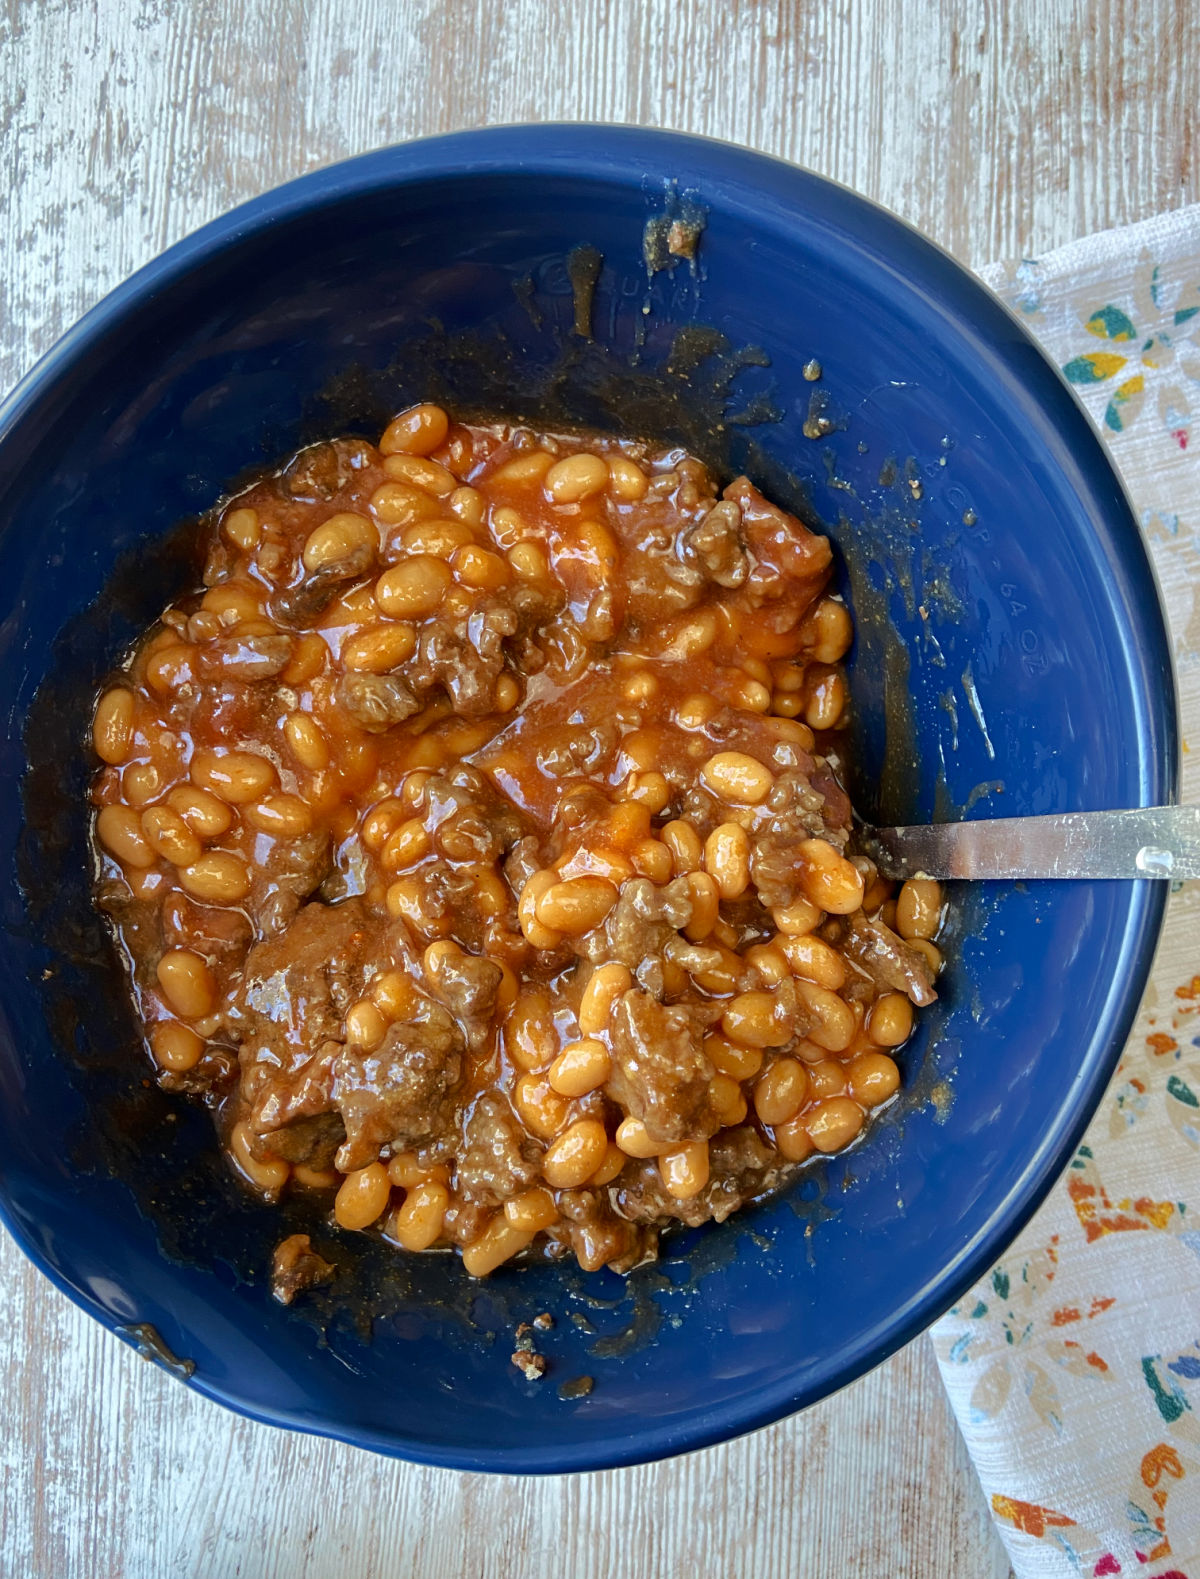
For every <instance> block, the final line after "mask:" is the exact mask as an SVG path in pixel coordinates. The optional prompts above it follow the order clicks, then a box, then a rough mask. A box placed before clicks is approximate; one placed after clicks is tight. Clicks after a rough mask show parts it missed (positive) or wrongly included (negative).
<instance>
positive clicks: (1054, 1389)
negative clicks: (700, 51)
mask: <svg viewBox="0 0 1200 1579" xmlns="http://www.w3.org/2000/svg"><path fill="white" fill-rule="evenodd" d="M983 278H984V280H985V281H986V282H987V284H988V285H990V286H991V287H992V288H993V289H994V290H995V291H997V292H998V293H999V294H1000V296H1001V297H1002V298H1003V299H1004V301H1005V302H1007V303H1008V305H1009V306H1010V307H1011V308H1012V309H1013V310H1014V311H1015V312H1016V313H1017V315H1018V316H1019V317H1020V319H1021V321H1022V322H1023V323H1024V324H1025V325H1026V326H1027V327H1028V329H1029V330H1030V332H1031V333H1032V334H1033V335H1035V336H1036V337H1037V339H1038V340H1039V341H1040V343H1041V345H1042V347H1043V349H1044V350H1045V351H1046V353H1047V354H1048V355H1049V356H1050V357H1051V358H1052V359H1053V361H1054V362H1056V363H1057V364H1058V366H1059V367H1060V368H1062V370H1063V372H1064V373H1065V375H1066V377H1067V378H1068V379H1069V380H1070V382H1071V383H1072V384H1073V385H1074V386H1075V389H1076V390H1077V392H1078V393H1079V395H1080V396H1081V397H1082V399H1083V401H1084V404H1085V405H1086V406H1087V408H1088V411H1089V412H1090V413H1091V415H1092V418H1093V420H1094V421H1095V423H1096V426H1097V428H1098V429H1099V431H1100V432H1101V434H1102V435H1103V437H1104V439H1105V441H1106V443H1107V445H1108V448H1109V452H1110V454H1111V455H1112V458H1113V460H1114V461H1115V462H1116V465H1117V467H1118V469H1119V470H1120V472H1121V475H1122V476H1123V477H1124V479H1125V483H1126V485H1127V487H1128V489H1129V492H1130V495H1131V497H1132V499H1133V503H1134V507H1135V510H1136V513H1137V517H1138V520H1139V522H1140V524H1141V528H1142V532H1143V533H1144V535H1145V540H1146V544H1147V547H1148V548H1149V550H1150V553H1151V555H1152V556H1153V559H1154V563H1155V566H1156V568H1157V571H1158V576H1159V581H1160V583H1161V585H1162V589H1163V594H1164V598H1165V601H1166V607H1167V617H1168V621H1169V624H1170V629H1171V636H1172V641H1173V644H1174V650H1175V662H1176V665H1177V672H1178V677H1179V688H1180V698H1181V705H1182V725H1183V738H1184V758H1183V761H1184V775H1183V797H1182V798H1183V799H1184V800H1187V801H1192V802H1200V206H1194V207H1191V208H1185V209H1181V210H1179V211H1177V212H1175V213H1172V214H1164V215H1161V216H1160V217H1159V218H1157V219H1153V220H1150V221H1147V222H1146V223H1144V224H1140V225H1133V226H1130V227H1129V228H1127V229H1123V230H1114V231H1106V232H1103V233H1102V234H1100V235H1096V236H1089V237H1086V238H1085V239H1083V240H1081V241H1076V242H1073V243H1072V244H1071V245H1070V246H1067V247H1063V248H1062V249H1061V250H1059V251H1057V252H1052V253H1049V254H1048V255H1047V256H1045V257H1043V258H1039V259H1033V260H1022V261H1021V262H1017V263H1004V264H996V265H993V266H992V267H990V268H988V269H985V270H984V271H983ZM932 1336H933V1342H934V1346H935V1348H936V1351H937V1357H938V1363H939V1365H940V1367H941V1372H942V1376H943V1379H944V1381H945V1384H946V1389H947V1391H948V1393H949V1395H950V1400H951V1403H952V1404H953V1406H954V1410H955V1413H956V1414H957V1416H958V1421H959V1425H960V1427H961V1428H962V1433H963V1436H964V1437H965V1438H966V1441H967V1444H968V1446H969V1448H970V1451H971V1456H972V1458H973V1460H974V1463H975V1467H976V1470H977V1471H978V1474H979V1479H980V1481H981V1483H982V1485H983V1489H984V1492H985V1494H986V1496H987V1498H988V1501H989V1504H990V1506H991V1509H992V1514H993V1517H994V1518H995V1520H996V1523H997V1526H998V1527H999V1530H1000V1534H1001V1536H1002V1537H1003V1539H1004V1542H1005V1544H1006V1546H1007V1548H1008V1552H1009V1556H1010V1558H1011V1561H1012V1564H1013V1567H1014V1569H1015V1570H1016V1572H1017V1574H1018V1575H1019V1576H1020V1579H1034V1576H1037V1579H1051V1576H1053V1579H1059V1576H1066V1575H1072V1576H1074V1575H1084V1576H1086V1579H1103V1576H1106V1575H1113V1574H1122V1575H1126V1576H1131V1575H1134V1574H1138V1575H1143V1576H1145V1579H1167V1576H1168V1575H1170V1576H1173V1579H1181V1576H1186V1579H1200V883H1193V884H1191V885H1190V886H1185V887H1184V888H1183V889H1181V890H1180V891H1179V892H1177V893H1175V894H1173V895H1172V898H1171V902H1170V906H1169V908H1168V914H1167V925H1166V930H1165V932H1164V935H1163V941H1162V945H1161V947H1160V950H1159V953H1158V958H1157V961H1156V963H1155V966H1154V973H1153V976H1152V978H1151V983H1150V987H1149V990H1148V992H1147V994H1146V997H1145V1000H1144V1002H1143V1005H1142V1010H1141V1014H1140V1017H1139V1019H1138V1022H1137V1026H1136V1028H1135V1030H1134V1033H1133V1036H1132V1037H1131V1038H1130V1041H1129V1044H1128V1046H1127V1047H1126V1049H1125V1053H1124V1056H1123V1058H1122V1060H1121V1063H1120V1066H1119V1068H1118V1069H1117V1072H1116V1075H1115V1077H1114V1079H1113V1082H1112V1084H1111V1086H1110V1087H1109V1089H1108V1092H1107V1094H1106V1095H1105V1098H1104V1101H1103V1102H1102V1104H1101V1106H1100V1109H1099V1111H1098V1113H1097V1114H1096V1117H1095V1119H1094V1120H1093V1122H1092V1125H1091V1127H1090V1128H1089V1130H1088V1132H1087V1135H1086V1136H1085V1138H1084V1141H1083V1144H1082V1145H1081V1146H1080V1147H1079V1149H1078V1151H1077V1152H1076V1154H1075V1156H1074V1158H1073V1159H1072V1161H1071V1163H1070V1165H1069V1167H1068V1168H1067V1170H1066V1173H1065V1175H1064V1176H1063V1178H1062V1179H1060V1180H1059V1182H1058V1184H1057V1185H1056V1186H1055V1188H1054V1191H1053V1193H1052V1194H1051V1196H1050V1197H1049V1199H1048V1200H1047V1201H1046V1203H1045V1205H1044V1206H1043V1207H1042V1209H1041V1211H1040V1212H1039V1213H1038V1214H1037V1216H1036V1217H1035V1218H1034V1220H1033V1222H1032V1224H1031V1225H1030V1226H1029V1228H1028V1229H1027V1230H1026V1231H1025V1233H1023V1234H1022V1235H1021V1237H1020V1239H1018V1240H1017V1242H1016V1244H1015V1245H1014V1246H1013V1248H1012V1249H1011V1251H1010V1252H1009V1253H1008V1255H1006V1256H1005V1258H1004V1260H1003V1261H1002V1262H1000V1264H999V1265H998V1266H996V1267H995V1268H994V1269H993V1271H992V1273H991V1275H990V1276H989V1277H987V1278H986V1279H984V1281H983V1282H982V1283H980V1284H978V1285H977V1286H976V1287H975V1288H974V1289H973V1290H972V1291H971V1293H970V1294H969V1295H968V1296H967V1297H966V1298H964V1299H963V1300H962V1301H961V1302H960V1303H959V1304H958V1305H957V1306H956V1307H955V1308H954V1309H953V1310H952V1311H951V1312H950V1313H949V1314H948V1315H946V1316H945V1317H943V1319H942V1320H941V1321H939V1322H938V1323H937V1325H936V1326H935V1327H934V1328H933V1333H932Z"/></svg>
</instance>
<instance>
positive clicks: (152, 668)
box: [146, 642, 196, 697]
mask: <svg viewBox="0 0 1200 1579" xmlns="http://www.w3.org/2000/svg"><path fill="white" fill-rule="evenodd" d="M195 657H196V649H195V648H194V647H192V646H190V645H189V644H188V643H186V642H172V644H171V645H170V646H169V647H161V648H159V650H158V651H157V652H156V653H154V654H153V655H152V656H151V657H150V658H149V659H147V661H146V684H147V685H148V686H149V687H150V689H151V690H152V691H155V692H157V693H158V695H159V696H164V697H165V696H170V694H171V692H172V691H178V690H179V689H180V688H181V687H182V686H185V685H188V684H189V683H190V682H191V681H192V680H194V679H195V674H194V671H193V665H194V660H195Z"/></svg>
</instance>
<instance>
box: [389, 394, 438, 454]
mask: <svg viewBox="0 0 1200 1579" xmlns="http://www.w3.org/2000/svg"><path fill="white" fill-rule="evenodd" d="M449 432H450V418H449V417H448V416H447V415H446V413H445V412H444V411H443V410H442V408H441V406H434V405H430V404H429V403H428V402H426V401H423V402H422V403H421V404H420V405H418V406H409V408H408V410H407V411H402V412H401V413H400V415H399V416H398V417H393V418H392V420H391V421H390V422H389V423H388V425H387V427H386V428H384V430H383V437H382V438H381V439H380V441H379V451H380V454H382V455H432V454H433V452H434V450H438V449H441V447H442V445H443V444H444V443H445V442H446V436H447V434H448V433H449Z"/></svg>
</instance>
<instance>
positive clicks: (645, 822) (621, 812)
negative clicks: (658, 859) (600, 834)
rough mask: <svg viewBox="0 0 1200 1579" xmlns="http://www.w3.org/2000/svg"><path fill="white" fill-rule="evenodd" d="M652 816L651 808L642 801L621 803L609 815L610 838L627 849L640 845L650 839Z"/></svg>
mask: <svg viewBox="0 0 1200 1579" xmlns="http://www.w3.org/2000/svg"><path fill="white" fill-rule="evenodd" d="M650 815H651V813H650V808H649V806H643V805H642V803H641V801H636V800H626V801H621V802H620V803H619V804H618V805H616V806H614V807H613V809H612V810H611V811H610V812H609V814H608V832H609V837H610V838H611V839H612V841H613V843H614V844H619V845H621V846H622V847H624V848H626V849H628V848H629V847H630V846H632V845H634V844H640V843H641V841H642V840H643V839H648V838H649V837H650Z"/></svg>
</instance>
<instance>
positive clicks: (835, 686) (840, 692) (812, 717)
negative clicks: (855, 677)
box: [804, 669, 846, 729]
mask: <svg viewBox="0 0 1200 1579" xmlns="http://www.w3.org/2000/svg"><path fill="white" fill-rule="evenodd" d="M845 710H846V682H845V680H843V678H842V676H841V674H840V673H839V672H838V670H836V669H834V670H831V671H829V672H827V673H824V674H819V675H815V676H813V677H812V680H811V683H810V689H809V692H808V698H807V700H806V702H805V704H804V722H805V723H806V724H807V725H808V727H809V728H810V729H836V728H837V726H838V724H839V723H840V722H841V718H842V714H843V713H844V712H845Z"/></svg>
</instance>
